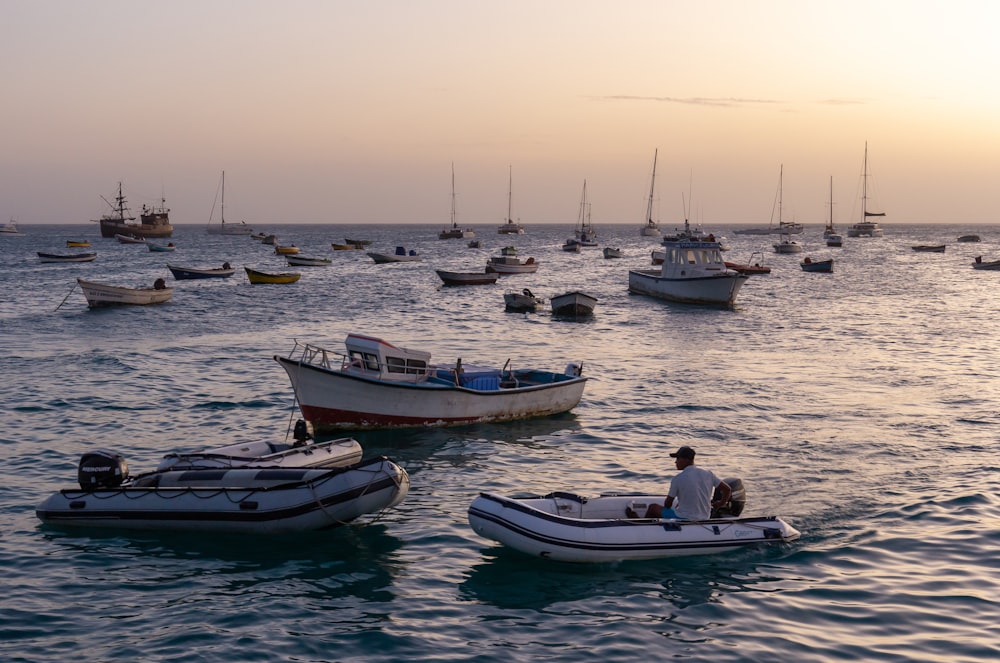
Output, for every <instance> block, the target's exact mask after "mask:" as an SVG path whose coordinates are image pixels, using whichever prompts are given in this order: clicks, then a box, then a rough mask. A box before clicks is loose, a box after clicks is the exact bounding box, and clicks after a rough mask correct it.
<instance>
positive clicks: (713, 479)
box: [625, 446, 732, 520]
mask: <svg viewBox="0 0 1000 663" xmlns="http://www.w3.org/2000/svg"><path fill="white" fill-rule="evenodd" d="M670 457H671V458H673V459H674V461H675V464H676V465H677V470H678V474H676V475H674V478H673V479H671V480H670V490H668V491H667V499H665V500H664V501H663V506H660V505H659V504H650V505H649V507H648V508H647V509H646V514H645V515H644V516H643V518H678V519H680V520H708V519H709V518H711V517H712V509H715V508H718V507H720V506H723V505H724V504H726V503H727V502H729V497H730V496H731V495H732V488H731V487H730V486H729V484H728V483H726V482H725V481H723V480H721V479H719V477H717V476H715V473H714V472H712V471H711V470H707V469H705V468H703V467H697V466H696V465H695V464H694V449H692V448H691V447H689V446H683V447H681V448H680V449H678V450H677V451H676V452H674V453H672V454H670ZM716 494H717V495H718V499H713V496H715V495H716ZM675 501H676V502H677V507H676V508H674V502H675ZM625 515H626V516H627V517H628V518H638V515H637V514H636V513H635V511H633V510H632V508H631V507H626V508H625Z"/></svg>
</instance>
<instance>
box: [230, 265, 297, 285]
mask: <svg viewBox="0 0 1000 663" xmlns="http://www.w3.org/2000/svg"><path fill="white" fill-rule="evenodd" d="M243 269H244V270H246V273H247V279H249V281H250V283H295V282H296V281H298V280H299V279H300V278H301V277H302V275H301V274H299V273H298V272H281V273H279V274H270V273H268V272H258V271H257V270H256V269H250V268H249V267H244V268H243Z"/></svg>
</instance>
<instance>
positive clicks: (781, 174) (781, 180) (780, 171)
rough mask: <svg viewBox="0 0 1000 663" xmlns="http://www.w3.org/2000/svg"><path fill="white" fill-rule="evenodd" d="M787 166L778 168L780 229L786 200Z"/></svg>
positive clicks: (782, 165)
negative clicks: (782, 205) (784, 200)
mask: <svg viewBox="0 0 1000 663" xmlns="http://www.w3.org/2000/svg"><path fill="white" fill-rule="evenodd" d="M784 186H785V164H781V167H780V168H778V228H781V203H782V201H783V199H784Z"/></svg>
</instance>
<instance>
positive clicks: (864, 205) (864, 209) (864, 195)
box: [861, 140, 868, 221]
mask: <svg viewBox="0 0 1000 663" xmlns="http://www.w3.org/2000/svg"><path fill="white" fill-rule="evenodd" d="M867 216H868V141H867V140H866V141H865V161H864V165H863V166H862V169H861V220H862V221H864V220H865V218H866V217H867Z"/></svg>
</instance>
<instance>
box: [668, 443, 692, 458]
mask: <svg viewBox="0 0 1000 663" xmlns="http://www.w3.org/2000/svg"><path fill="white" fill-rule="evenodd" d="M670 457H671V458H690V459H692V460H693V459H694V449H692V448H691V447H688V446H683V447H681V448H680V449H678V450H677V451H675V452H674V453H672V454H670Z"/></svg>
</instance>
